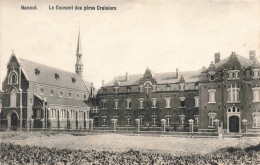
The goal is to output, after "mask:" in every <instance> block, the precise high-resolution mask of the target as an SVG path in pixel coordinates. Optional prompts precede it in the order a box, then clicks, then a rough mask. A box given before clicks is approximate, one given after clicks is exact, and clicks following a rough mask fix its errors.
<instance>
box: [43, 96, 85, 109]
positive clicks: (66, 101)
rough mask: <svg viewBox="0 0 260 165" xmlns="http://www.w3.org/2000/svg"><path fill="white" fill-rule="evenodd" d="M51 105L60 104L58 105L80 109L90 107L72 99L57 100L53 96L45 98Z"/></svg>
mask: <svg viewBox="0 0 260 165" xmlns="http://www.w3.org/2000/svg"><path fill="white" fill-rule="evenodd" d="M44 98H46V101H47V103H48V104H49V105H53V104H58V105H68V106H79V107H90V106H89V105H88V104H87V103H85V102H84V101H82V100H77V99H70V98H55V99H53V97H52V96H47V97H46V96H44Z"/></svg>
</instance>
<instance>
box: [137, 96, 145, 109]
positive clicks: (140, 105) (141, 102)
mask: <svg viewBox="0 0 260 165" xmlns="http://www.w3.org/2000/svg"><path fill="white" fill-rule="evenodd" d="M138 100H139V107H138V108H139V109H144V99H143V98H139V99H138Z"/></svg>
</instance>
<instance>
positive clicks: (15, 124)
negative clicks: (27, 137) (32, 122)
mask: <svg viewBox="0 0 260 165" xmlns="http://www.w3.org/2000/svg"><path fill="white" fill-rule="evenodd" d="M17 128H18V117H17V115H16V114H15V113H13V114H12V115H11V130H14V131H16V130H17Z"/></svg>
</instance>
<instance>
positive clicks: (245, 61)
mask: <svg viewBox="0 0 260 165" xmlns="http://www.w3.org/2000/svg"><path fill="white" fill-rule="evenodd" d="M230 58H231V56H228V57H227V58H225V59H223V60H221V61H219V62H218V63H216V64H215V68H216V69H218V68H220V67H221V66H223V65H224V64H226V63H227V62H228V61H229V59H230ZM236 58H237V59H238V61H239V63H240V65H241V67H242V68H247V67H249V66H251V65H253V64H254V62H253V61H252V60H250V59H247V58H245V57H243V56H240V55H237V54H236Z"/></svg>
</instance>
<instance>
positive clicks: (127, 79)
mask: <svg viewBox="0 0 260 165" xmlns="http://www.w3.org/2000/svg"><path fill="white" fill-rule="evenodd" d="M125 80H126V82H128V81H129V75H128V73H127V72H126V73H125Z"/></svg>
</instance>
